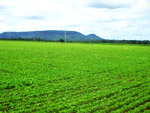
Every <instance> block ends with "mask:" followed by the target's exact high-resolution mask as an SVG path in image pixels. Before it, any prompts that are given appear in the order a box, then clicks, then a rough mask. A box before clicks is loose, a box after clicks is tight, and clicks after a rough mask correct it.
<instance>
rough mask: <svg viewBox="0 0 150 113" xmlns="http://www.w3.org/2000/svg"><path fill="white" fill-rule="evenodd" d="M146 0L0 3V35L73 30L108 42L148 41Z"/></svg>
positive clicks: (149, 6)
mask: <svg viewBox="0 0 150 113" xmlns="http://www.w3.org/2000/svg"><path fill="white" fill-rule="evenodd" d="M149 11H150V1H149V0H104V1H101V0H75V1H70V0H13V2H12V1H11V0H1V1H0V23H1V24H0V32H3V31H29V30H51V29H52V30H55V29H58V30H60V29H65V28H67V30H76V31H79V32H81V33H84V34H90V33H95V34H97V35H99V36H100V37H103V38H109V39H135V38H137V39H149V40H150V37H149V36H150V31H149V30H150V12H149Z"/></svg>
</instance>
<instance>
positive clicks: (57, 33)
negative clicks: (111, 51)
mask: <svg viewBox="0 0 150 113" xmlns="http://www.w3.org/2000/svg"><path fill="white" fill-rule="evenodd" d="M65 33H66V39H67V40H68V41H89V40H104V39H102V38H101V37H99V36H97V35H95V34H89V35H84V34H82V33H80V32H77V31H63V30H46V31H27V32H3V33H1V34H0V38H6V39H17V38H25V39H31V38H32V39H36V38H38V39H42V40H52V41H55V40H56V41H57V40H60V39H65Z"/></svg>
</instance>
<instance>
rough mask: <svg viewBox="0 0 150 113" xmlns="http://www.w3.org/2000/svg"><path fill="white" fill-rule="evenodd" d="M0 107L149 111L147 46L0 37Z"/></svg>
mask: <svg viewBox="0 0 150 113" xmlns="http://www.w3.org/2000/svg"><path fill="white" fill-rule="evenodd" d="M0 112H2V113H3V112H4V113H5V112H9V113H11V112H14V113H16V112H17V113H22V112H24V113H25V112H27V113H31V112H37V113H43V112H46V113H94V112H98V113H150V46H148V45H127V44H98V43H97V44H94V43H91V44H90V43H66V44H65V43H58V42H57V43H56V42H36V41H35V42H34V41H4V40H1V41H0Z"/></svg>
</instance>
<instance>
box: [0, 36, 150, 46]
mask: <svg viewBox="0 0 150 113" xmlns="http://www.w3.org/2000/svg"><path fill="white" fill-rule="evenodd" d="M0 40H23V41H46V42H65V40H64V39H59V40H44V39H41V38H38V37H37V38H21V37H18V38H0ZM67 42H72V43H73V42H80V43H122V44H150V41H149V40H67Z"/></svg>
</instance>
